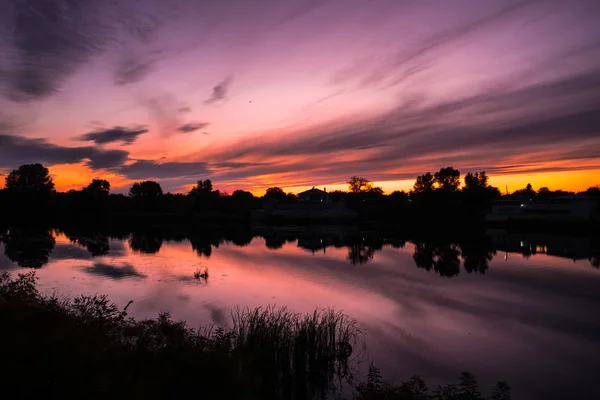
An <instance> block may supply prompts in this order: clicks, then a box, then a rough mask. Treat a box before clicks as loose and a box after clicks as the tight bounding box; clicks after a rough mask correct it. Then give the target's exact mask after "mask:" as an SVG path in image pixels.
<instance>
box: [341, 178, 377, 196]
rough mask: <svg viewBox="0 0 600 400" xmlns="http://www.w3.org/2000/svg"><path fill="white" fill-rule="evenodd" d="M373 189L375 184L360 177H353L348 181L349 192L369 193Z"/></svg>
mask: <svg viewBox="0 0 600 400" xmlns="http://www.w3.org/2000/svg"><path fill="white" fill-rule="evenodd" d="M371 189H373V183H371V181H369V180H368V179H365V178H362V177H360V176H353V177H351V178H350V180H349V181H348V190H349V191H350V192H351V193H360V192H368V191H369V190H371ZM382 192H383V191H382Z"/></svg>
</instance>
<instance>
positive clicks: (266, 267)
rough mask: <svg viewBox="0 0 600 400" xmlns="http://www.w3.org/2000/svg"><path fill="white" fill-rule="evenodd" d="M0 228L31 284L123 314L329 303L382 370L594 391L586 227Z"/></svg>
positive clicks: (552, 393)
mask: <svg viewBox="0 0 600 400" xmlns="http://www.w3.org/2000/svg"><path fill="white" fill-rule="evenodd" d="M0 237H1V241H2V244H0V268H4V269H8V268H13V269H14V268H18V267H19V266H21V267H29V266H37V267H39V266H41V265H44V264H45V266H44V267H43V268H41V270H39V271H38V276H39V277H40V281H39V283H40V286H41V287H42V288H43V289H44V290H47V291H48V292H54V291H59V292H61V293H65V294H67V295H77V294H81V293H87V294H94V293H107V294H108V295H109V297H110V298H111V299H112V300H114V301H116V302H117V303H118V304H120V305H122V306H125V305H126V304H127V303H128V302H129V301H130V300H133V301H134V302H133V303H132V306H131V307H130V309H129V310H130V311H131V313H132V315H133V316H136V317H140V318H145V317H155V316H156V315H157V313H158V312H160V311H165V310H169V311H171V312H172V314H173V316H174V318H176V319H180V318H181V319H185V320H188V321H190V323H191V324H192V325H193V326H196V327H197V326H199V325H206V324H210V323H215V324H218V325H222V324H225V323H226V321H227V320H228V318H227V315H228V313H229V310H231V309H232V307H235V306H236V305H241V306H248V307H255V306H265V305H269V304H275V305H277V306H288V307H289V308H290V309H292V310H294V311H298V312H311V311H313V310H314V309H315V308H317V307H327V306H335V307H336V308H337V309H341V310H344V311H345V312H347V313H348V315H350V316H352V317H355V318H357V319H358V320H359V321H360V322H361V324H362V326H363V327H364V328H365V329H366V330H367V333H368V340H370V342H369V343H368V347H367V349H368V351H369V354H370V358H371V359H372V360H374V361H375V362H376V364H377V365H379V366H381V367H382V371H384V373H385V374H386V377H389V378H390V379H392V380H394V379H396V380H402V379H406V378H408V377H409V376H411V375H412V374H415V373H416V374H420V375H422V376H424V377H425V378H427V380H431V381H432V382H435V381H436V380H438V381H439V382H447V381H450V380H452V379H453V378H454V377H455V376H456V374H457V372H460V371H462V370H468V371H472V372H474V373H475V374H476V375H478V376H479V377H481V379H482V384H483V385H485V386H489V385H490V384H491V382H492V381H495V380H497V379H504V380H507V381H509V383H511V385H512V386H513V387H514V388H515V395H514V398H523V399H536V398H594V396H592V395H591V393H592V391H593V390H594V388H595V386H594V385H595V384H594V382H595V380H596V375H597V374H596V373H595V371H597V370H598V369H599V368H600V365H599V361H598V360H600V358H598V357H590V355H591V354H595V352H596V353H597V352H598V351H600V348H599V347H598V344H597V343H600V319H599V318H598V317H597V312H596V311H595V310H597V309H598V308H599V307H600V295H599V294H598V290H597V287H598V284H599V283H600V271H599V270H598V269H596V268H592V267H590V264H591V265H594V263H595V264H596V266H597V264H598V257H599V254H598V249H600V246H598V238H594V237H591V238H590V237H575V238H573V237H568V236H560V235H527V234H522V233H514V232H513V233H511V232H500V231H492V232H488V233H487V234H486V233H485V232H481V231H479V232H470V233H468V234H465V233H461V234H458V233H457V235H456V236H453V237H445V236H441V235H438V236H433V235H430V236H426V235H421V236H418V237H417V236H411V235H410V234H392V233H388V232H381V231H361V230H359V229H357V228H352V227H350V228H348V227H320V228H314V229H313V228H309V227H303V228H295V227H248V226H236V227H202V228H195V229H192V228H190V227H181V226H172V227H162V228H156V227H155V228H152V229H143V228H141V227H135V229H131V230H129V229H123V228H121V227H115V228H111V229H104V230H97V231H94V230H93V229H89V228H85V229H83V228H80V227H65V228H61V229H60V230H44V229H42V230H40V229H31V228H27V229H25V228H23V229H5V230H4V231H2V232H0ZM38 244H39V245H40V246H38ZM573 259H575V260H578V262H576V263H574V262H573V261H572V260H573ZM31 260H35V262H33V261H31ZM579 260H581V261H579ZM205 270H207V271H208V275H209V276H210V277H209V278H208V279H206V280H205V279H203V278H202V276H201V274H202V273H203V272H204V271H205ZM196 273H198V277H199V278H200V279H195V276H196V275H195V274H196ZM440 277H443V278H445V279H440ZM446 278H451V279H446ZM487 378H489V380H490V381H489V384H487V383H486V379H487ZM548 382H550V383H548ZM570 390H576V392H574V393H575V394H578V396H576V395H573V393H572V392H570ZM577 391H579V392H577Z"/></svg>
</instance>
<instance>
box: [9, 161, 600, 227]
mask: <svg viewBox="0 0 600 400" xmlns="http://www.w3.org/2000/svg"><path fill="white" fill-rule="evenodd" d="M347 184H348V190H347V191H341V190H336V191H332V192H330V193H328V195H329V196H330V197H331V202H332V203H334V204H336V203H343V204H344V205H345V206H347V207H349V208H352V209H355V210H357V211H359V212H360V213H365V214H368V215H370V216H371V217H374V218H375V217H377V215H378V214H382V215H390V214H394V213H398V212H401V211H402V210H404V211H407V210H410V211H411V212H417V213H418V212H420V211H422V212H427V213H431V212H434V213H435V212H439V211H440V210H441V211H443V212H448V210H455V211H458V212H460V211H461V210H462V211H464V212H468V213H470V214H472V215H481V214H482V213H484V212H485V211H487V210H488V209H489V207H490V205H491V203H492V201H493V200H494V199H495V198H498V197H500V196H501V192H500V190H499V189H498V188H496V187H494V186H491V185H490V184H489V177H488V175H487V174H486V172H485V171H480V172H468V173H467V174H466V175H465V176H464V179H463V180H462V185H461V174H460V171H459V170H457V169H454V168H453V167H444V168H441V169H440V170H439V171H436V172H434V173H431V172H427V173H425V174H423V175H420V176H418V177H417V178H416V180H415V183H414V185H413V188H412V189H411V190H410V191H408V192H406V191H394V192H392V193H389V194H385V193H384V191H383V190H382V188H381V187H378V186H375V185H374V184H373V182H371V181H370V180H368V179H366V178H364V177H360V176H353V177H351V178H350V179H349V181H348V182H347ZM572 193H573V192H567V191H563V190H555V191H551V190H550V189H548V188H547V187H542V188H540V189H539V190H537V191H535V190H534V189H533V188H532V186H531V185H530V184H528V185H527V186H526V187H525V188H523V189H519V190H517V191H515V192H513V194H520V195H526V196H529V197H530V198H538V199H547V198H550V197H553V196H560V195H565V194H572ZM581 193H583V194H586V195H590V196H593V197H595V198H597V199H599V200H600V186H595V187H590V188H588V189H587V190H586V191H583V192H581ZM267 201H269V202H274V203H275V204H294V203H296V202H298V197H297V195H296V194H293V193H286V192H285V191H284V190H283V189H282V188H279V187H270V188H268V189H267V190H266V192H265V194H264V195H263V196H261V197H256V196H254V195H253V194H252V193H251V192H248V191H244V190H235V191H234V192H233V193H231V194H228V193H226V192H221V191H220V190H218V189H215V188H214V187H213V184H212V182H211V180H210V179H205V180H200V181H198V182H197V183H196V185H195V186H194V187H192V188H191V190H190V191H189V192H188V193H186V194H183V193H164V192H163V189H162V187H161V185H160V183H158V182H155V181H151V180H147V181H140V182H135V183H133V184H132V185H131V187H130V188H129V191H128V193H127V194H126V195H125V194H115V193H111V184H110V182H108V181H107V180H105V179H93V180H92V181H91V182H90V183H89V184H88V185H87V186H85V187H83V188H82V189H80V190H69V191H68V192H57V191H56V190H55V185H54V182H53V180H52V177H51V176H50V171H49V170H48V169H47V168H46V167H44V166H43V165H41V164H28V165H22V166H20V167H19V168H17V169H15V170H13V171H12V172H10V173H9V174H8V176H7V177H6V178H5V187H4V189H2V190H0V205H2V206H3V207H4V208H5V209H11V210H12V211H13V212H15V213H17V214H21V215H22V214H23V213H19V211H24V212H25V213H35V212H36V211H47V210H53V211H64V212H67V213H76V212H94V213H102V212H116V213H121V214H135V213H140V212H141V213H146V212H155V213H176V214H181V215H193V214H197V213H204V214H212V215H215V216H219V217H221V218H227V217H247V216H248V215H249V213H250V212H251V211H252V210H255V209H260V208H262V207H263V206H264V204H265V202H267Z"/></svg>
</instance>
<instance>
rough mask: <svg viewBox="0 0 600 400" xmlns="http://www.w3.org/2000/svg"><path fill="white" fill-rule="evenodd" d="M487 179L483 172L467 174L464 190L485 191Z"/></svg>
mask: <svg viewBox="0 0 600 400" xmlns="http://www.w3.org/2000/svg"><path fill="white" fill-rule="evenodd" d="M488 179H489V178H488V176H487V174H486V173H485V171H481V172H475V173H471V172H467V175H465V189H467V190H474V189H485V188H487V187H488Z"/></svg>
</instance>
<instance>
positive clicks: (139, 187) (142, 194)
mask: <svg viewBox="0 0 600 400" xmlns="http://www.w3.org/2000/svg"><path fill="white" fill-rule="evenodd" d="M162 194H163V191H162V188H161V187H160V184H158V183H157V182H154V181H144V182H135V183H134V184H133V185H131V188H130V189H129V197H131V198H132V199H156V198H158V197H160V196H162Z"/></svg>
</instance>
